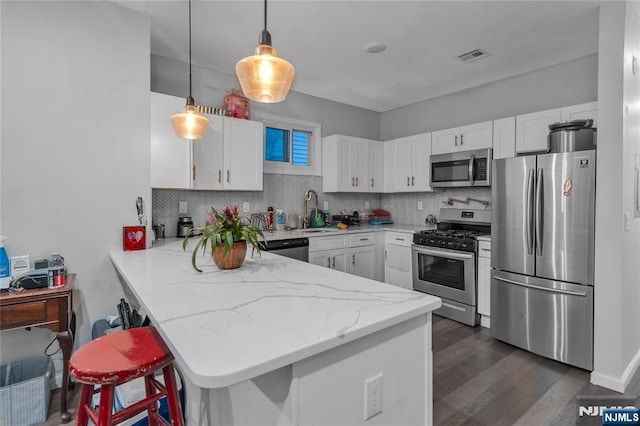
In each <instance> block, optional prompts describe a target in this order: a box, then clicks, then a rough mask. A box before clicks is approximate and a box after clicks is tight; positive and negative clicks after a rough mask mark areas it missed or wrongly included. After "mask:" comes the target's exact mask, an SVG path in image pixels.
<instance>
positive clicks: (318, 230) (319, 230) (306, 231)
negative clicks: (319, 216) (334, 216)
mask: <svg viewBox="0 0 640 426" xmlns="http://www.w3.org/2000/svg"><path fill="white" fill-rule="evenodd" d="M339 231H340V230H339V229H335V228H307V229H304V230H303V231H302V233H303V234H327V233H331V232H339Z"/></svg>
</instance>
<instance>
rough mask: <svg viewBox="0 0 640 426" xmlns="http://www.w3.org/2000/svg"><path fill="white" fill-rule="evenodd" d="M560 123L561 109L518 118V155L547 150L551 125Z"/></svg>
mask: <svg viewBox="0 0 640 426" xmlns="http://www.w3.org/2000/svg"><path fill="white" fill-rule="evenodd" d="M557 121H560V108H555V109H549V110H546V111H538V112H532V113H530V114H523V115H519V116H517V117H516V153H520V152H536V151H546V150H547V136H548V135H549V124H551V123H555V122H557Z"/></svg>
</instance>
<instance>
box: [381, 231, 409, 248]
mask: <svg viewBox="0 0 640 426" xmlns="http://www.w3.org/2000/svg"><path fill="white" fill-rule="evenodd" d="M385 243H386V244H395V245H398V246H411V244H412V243H413V234H409V233H406V232H387V235H386V236H385Z"/></svg>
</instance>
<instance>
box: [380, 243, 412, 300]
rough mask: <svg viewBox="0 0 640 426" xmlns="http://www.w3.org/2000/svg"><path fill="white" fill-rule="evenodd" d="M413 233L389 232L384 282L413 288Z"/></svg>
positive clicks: (385, 251) (386, 245) (385, 254)
mask: <svg viewBox="0 0 640 426" xmlns="http://www.w3.org/2000/svg"><path fill="white" fill-rule="evenodd" d="M412 242H413V234H410V233H404V232H391V231H389V232H387V233H386V237H385V247H384V282H385V283H387V284H393V285H397V286H398V287H403V288H407V289H409V290H412V289H413V272H412V270H411V243H412Z"/></svg>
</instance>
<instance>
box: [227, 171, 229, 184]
mask: <svg viewBox="0 0 640 426" xmlns="http://www.w3.org/2000/svg"><path fill="white" fill-rule="evenodd" d="M227 183H229V170H228V169H227Z"/></svg>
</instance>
